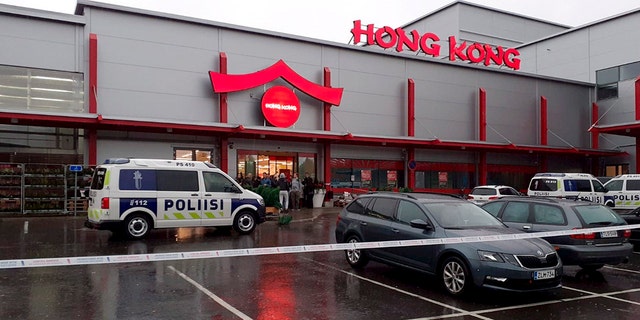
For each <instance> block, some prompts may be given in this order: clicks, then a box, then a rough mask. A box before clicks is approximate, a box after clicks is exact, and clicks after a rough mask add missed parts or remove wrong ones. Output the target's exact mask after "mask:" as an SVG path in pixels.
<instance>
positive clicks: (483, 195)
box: [467, 185, 522, 205]
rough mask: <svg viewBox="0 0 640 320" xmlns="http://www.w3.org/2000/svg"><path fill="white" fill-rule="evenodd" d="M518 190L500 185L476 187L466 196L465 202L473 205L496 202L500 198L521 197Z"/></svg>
mask: <svg viewBox="0 0 640 320" xmlns="http://www.w3.org/2000/svg"><path fill="white" fill-rule="evenodd" d="M521 195H522V193H520V192H519V191H518V190H516V189H514V188H513V187H509V186H502V185H487V186H477V187H475V188H473V190H471V193H469V194H468V195H467V200H469V201H471V202H473V203H475V204H478V205H480V204H483V203H487V202H489V201H491V200H496V199H498V198H500V197H502V196H521Z"/></svg>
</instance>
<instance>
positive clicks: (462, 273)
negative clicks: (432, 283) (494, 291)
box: [440, 257, 471, 296]
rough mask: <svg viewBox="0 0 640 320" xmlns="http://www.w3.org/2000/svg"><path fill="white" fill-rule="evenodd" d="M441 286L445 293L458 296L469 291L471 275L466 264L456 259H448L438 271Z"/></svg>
mask: <svg viewBox="0 0 640 320" xmlns="http://www.w3.org/2000/svg"><path fill="white" fill-rule="evenodd" d="M440 279H441V281H442V286H443V287H444V289H445V290H447V293H449V294H451V295H454V296H460V295H463V294H464V293H465V292H467V291H468V290H469V288H468V287H469V286H471V275H470V273H469V271H468V269H467V266H466V264H465V263H464V262H463V261H462V260H461V259H460V258H458V257H448V258H447V259H446V260H445V261H444V263H442V268H441V269H440Z"/></svg>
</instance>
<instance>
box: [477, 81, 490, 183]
mask: <svg viewBox="0 0 640 320" xmlns="http://www.w3.org/2000/svg"><path fill="white" fill-rule="evenodd" d="M478 94H479V95H478V98H479V99H478V108H479V112H478V114H479V116H480V117H479V118H480V119H479V124H478V137H479V138H480V141H487V91H486V90H485V89H483V88H480V89H479V90H478ZM479 160H480V161H479V162H480V163H479V165H478V184H479V185H485V184H487V175H488V169H487V152H486V151H480V159H479Z"/></svg>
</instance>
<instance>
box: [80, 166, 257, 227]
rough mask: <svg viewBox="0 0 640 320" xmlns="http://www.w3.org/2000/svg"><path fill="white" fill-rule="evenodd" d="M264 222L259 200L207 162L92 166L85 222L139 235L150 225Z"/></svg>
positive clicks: (249, 223)
mask: <svg viewBox="0 0 640 320" xmlns="http://www.w3.org/2000/svg"><path fill="white" fill-rule="evenodd" d="M264 221H265V206H264V199H262V197H261V196H259V195H258V194H256V193H254V192H252V191H249V190H245V189H244V188H242V187H241V186H240V185H239V184H238V183H236V182H235V181H234V179H232V178H231V177H229V176H228V175H227V174H226V173H224V172H222V170H220V169H218V168H217V167H216V166H214V165H212V164H210V163H207V162H198V161H180V160H156V159H108V160H107V161H106V162H105V163H104V164H102V165H99V166H97V167H96V169H95V172H94V174H93V180H92V181H91V190H90V191H89V210H88V216H87V220H86V222H85V226H87V227H89V228H93V229H103V230H111V231H112V232H116V233H124V234H125V235H126V236H128V237H129V238H132V239H141V238H144V237H145V236H146V235H147V234H148V233H149V231H150V230H151V229H152V228H177V227H200V226H215V227H221V226H232V227H233V228H234V229H235V230H236V231H237V232H239V233H241V234H248V233H251V232H253V230H254V229H255V227H256V225H257V224H259V223H262V222H264Z"/></svg>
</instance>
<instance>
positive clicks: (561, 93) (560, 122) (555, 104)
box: [539, 81, 591, 148]
mask: <svg viewBox="0 0 640 320" xmlns="http://www.w3.org/2000/svg"><path fill="white" fill-rule="evenodd" d="M539 87H540V94H541V95H542V96H545V97H546V98H547V100H548V105H547V106H548V109H547V111H548V115H547V117H548V121H549V122H548V124H549V130H550V133H549V145H555V146H567V144H570V145H571V146H575V147H583V148H584V147H587V148H588V147H590V135H589V133H588V132H587V130H588V129H589V127H590V118H591V111H590V110H591V99H590V91H587V90H584V88H583V87H582V86H578V85H571V84H568V83H558V82H551V81H548V82H544V81H540V84H539Z"/></svg>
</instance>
